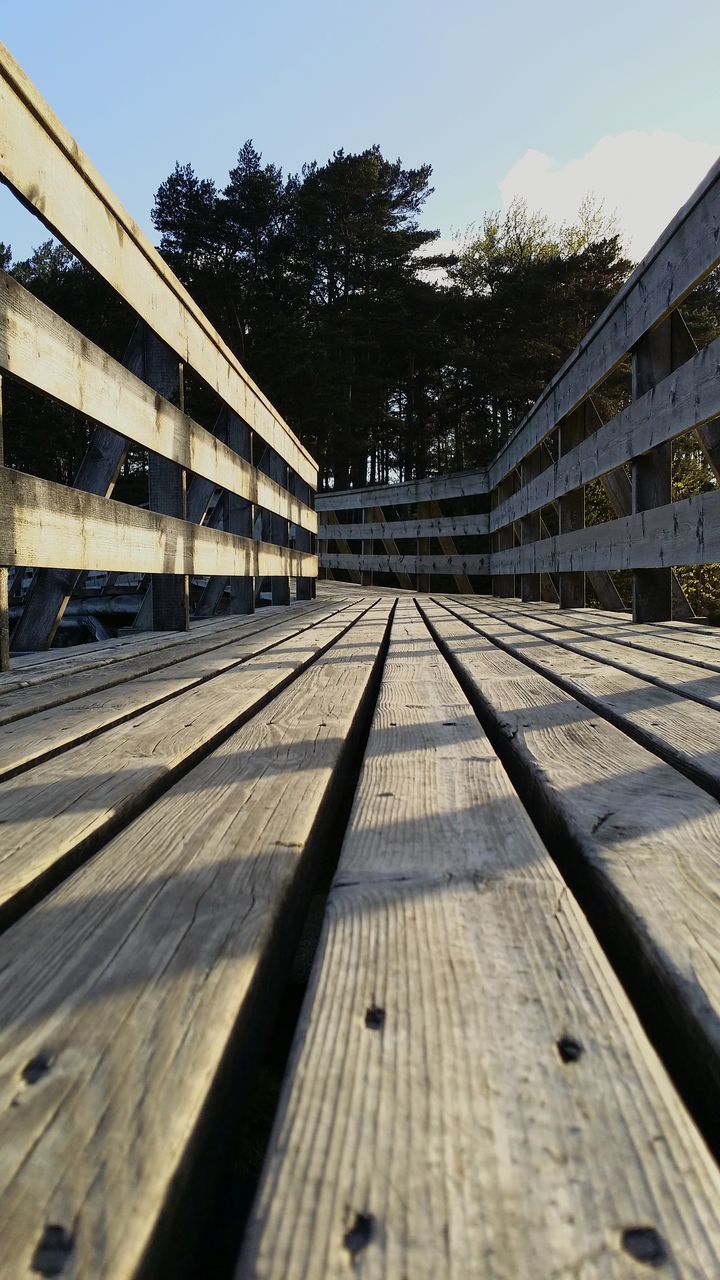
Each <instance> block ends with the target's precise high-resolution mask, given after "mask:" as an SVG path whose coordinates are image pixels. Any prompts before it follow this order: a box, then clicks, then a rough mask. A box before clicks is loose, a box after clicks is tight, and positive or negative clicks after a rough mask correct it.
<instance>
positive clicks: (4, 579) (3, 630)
mask: <svg viewBox="0 0 720 1280" xmlns="http://www.w3.org/2000/svg"><path fill="white" fill-rule="evenodd" d="M2 394H3V384H2V378H0V467H1V466H3V464H4V462H5V454H4V440H3V399H2ZM8 585H9V584H8V570H7V566H6V565H4V564H2V562H1V561H0V672H4V671H9V670H10V599H9V594H8Z"/></svg>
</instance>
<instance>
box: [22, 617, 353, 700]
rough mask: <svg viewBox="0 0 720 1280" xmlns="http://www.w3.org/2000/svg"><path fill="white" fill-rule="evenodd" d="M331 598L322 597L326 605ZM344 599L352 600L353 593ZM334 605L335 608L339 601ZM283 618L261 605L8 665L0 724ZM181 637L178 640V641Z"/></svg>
mask: <svg viewBox="0 0 720 1280" xmlns="http://www.w3.org/2000/svg"><path fill="white" fill-rule="evenodd" d="M322 603H323V604H325V603H326V602H325V601H323V602H322ZM330 603H331V602H330V601H327V604H328V605H330ZM345 603H347V604H350V603H352V599H348V600H347V601H346V602H345ZM319 606H320V602H318V607H319ZM336 607H337V608H340V607H341V604H340V603H338V604H337V605H336ZM309 611H310V610H309V608H308V606H307V605H303V606H302V608H300V609H298V610H297V618H298V625H301V623H302V621H304V619H305V617H306V615H307V613H308V612H309ZM294 612H295V611H294ZM282 618H283V613H282V612H281V611H280V610H279V609H263V611H262V616H261V617H257V618H255V617H253V618H248V620H247V622H245V621H244V619H242V618H241V619H238V618H234V617H231V618H223V619H218V620H217V622H218V625H217V626H214V627H213V628H212V630H207V629H206V628H205V629H198V628H197V627H196V626H192V627H191V630H190V631H189V632H188V633H186V634H184V635H182V636H181V637H180V636H178V633H177V632H172V633H170V635H169V636H161V637H159V639H160V643H159V644H158V645H154V644H151V643H147V639H146V642H145V643H144V644H140V643H136V644H134V645H124V646H122V647H118V648H115V647H114V644H115V642H113V641H112V640H109V641H108V640H105V641H99V642H98V644H97V645H96V646H95V647H94V652H93V654H90V655H87V657H86V660H85V661H82V660H81V659H80V658H78V657H74V658H69V659H67V660H66V661H60V662H58V663H56V664H53V665H52V666H50V665H49V664H48V667H47V668H38V669H37V670H33V669H29V670H28V669H25V670H20V671H17V672H15V671H14V670H13V672H12V675H14V676H15V677H16V678H15V679H14V680H12V679H8V680H7V681H0V725H3V724H11V723H12V721H13V720H21V719H22V718H23V717H24V716H29V715H34V714H35V713H36V712H37V711H47V710H49V708H50V707H58V706H60V705H61V704H62V703H64V702H71V701H72V700H73V698H76V697H84V696H85V695H86V694H88V693H96V692H99V691H100V690H101V689H109V688H110V687H111V686H112V685H122V684H125V683H126V682H127V681H128V680H133V679H135V677H136V676H138V675H148V674H149V673H150V672H152V671H159V670H161V669H162V668H170V667H174V666H175V665H176V664H177V663H179V662H184V661H185V659H186V658H189V657H192V656H193V655H194V654H196V653H211V652H212V651H213V650H214V649H221V648H222V647H223V645H227V644H230V643H232V642H233V641H234V640H237V639H240V638H241V637H243V636H248V635H261V634H262V633H263V632H264V631H267V630H269V629H272V628H274V627H277V625H278V623H279V622H280V621H281V619H282ZM124 638H125V637H123V639H124ZM180 639H182V641H183V643H178V641H179V640H180ZM56 652H58V651H57V650H56Z"/></svg>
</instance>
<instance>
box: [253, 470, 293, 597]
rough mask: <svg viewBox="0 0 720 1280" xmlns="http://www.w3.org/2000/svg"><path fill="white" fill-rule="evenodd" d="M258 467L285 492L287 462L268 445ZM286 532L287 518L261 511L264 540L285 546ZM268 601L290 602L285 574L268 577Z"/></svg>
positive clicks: (288, 582) (286, 544) (288, 586)
mask: <svg viewBox="0 0 720 1280" xmlns="http://www.w3.org/2000/svg"><path fill="white" fill-rule="evenodd" d="M260 467H261V470H263V471H264V472H265V474H266V475H268V476H269V477H270V479H271V480H275V481H276V482H277V484H279V485H281V486H282V488H283V489H285V491H286V492H287V489H288V466H287V463H286V462H285V461H284V460H283V459H282V458H281V457H280V454H279V453H276V451H275V450H274V449H271V448H270V446H269V445H268V447H267V449H266V450H265V453H264V455H263V457H262V459H261V461H260ZM288 532H289V530H288V522H287V520H284V519H283V518H282V516H277V515H275V514H274V513H273V512H271V511H263V513H262V536H263V540H264V541H266V542H272V543H274V544H275V546H278V547H287V546H288ZM270 602H271V604H289V603H290V579H289V577H288V575H287V574H285V573H283V574H273V575H272V577H271V578H270Z"/></svg>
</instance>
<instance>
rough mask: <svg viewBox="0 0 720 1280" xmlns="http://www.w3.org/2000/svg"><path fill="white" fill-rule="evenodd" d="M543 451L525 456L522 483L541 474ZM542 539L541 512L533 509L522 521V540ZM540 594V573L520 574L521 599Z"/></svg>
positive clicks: (533, 597)
mask: <svg viewBox="0 0 720 1280" xmlns="http://www.w3.org/2000/svg"><path fill="white" fill-rule="evenodd" d="M543 462H544V458H543V451H542V449H534V450H533V451H532V453H529V454H528V455H527V457H526V458H523V460H522V463H521V464H520V483H521V485H523V486H524V485H527V484H529V483H530V481H531V480H534V479H535V476H537V475H539V474H540V472H541V471H542V469H543ZM539 539H540V512H539V511H532V512H531V513H530V514H529V515H527V516H524V517H523V519H522V520H521V521H520V542H521V544H522V546H525V545H526V544H527V543H528V542H538V541H539ZM540 598H541V596H540V574H539V573H523V574H521V575H520V599H521V600H525V601H528V600H539V599H540Z"/></svg>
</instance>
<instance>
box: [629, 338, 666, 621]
mask: <svg viewBox="0 0 720 1280" xmlns="http://www.w3.org/2000/svg"><path fill="white" fill-rule="evenodd" d="M672 368H673V360H672V323H671V317H668V318H667V319H666V320H664V321H663V323H662V324H660V325H658V327H657V328H656V329H652V330H651V331H650V333H647V334H645V337H644V338H642V339H641V340H640V342H639V343H638V344H637V346H636V348H635V350H634V352H633V357H632V394H633V399H634V400H637V399H639V397H640V396H642V395H644V394H645V393H646V392H647V391H650V390H651V388H652V387H654V386H655V385H656V384H657V383H658V382H660V381H661V380H662V379H663V378H665V377H667V375H668V374H669V373H671V372H672ZM671 479H672V442H671V441H667V442H666V443H665V444H660V445H657V446H656V448H654V449H651V450H650V452H649V453H645V454H642V455H641V456H640V457H638V458H633V463H632V509H633V514H635V513H636V512H640V511H648V510H650V509H651V508H652V507H664V506H666V505H667V504H668V503H669V502H671V501H672V484H671ZM670 617H672V573H671V570H670V568H667V569H633V622H662V621H663V620H664V619H667V618H670Z"/></svg>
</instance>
